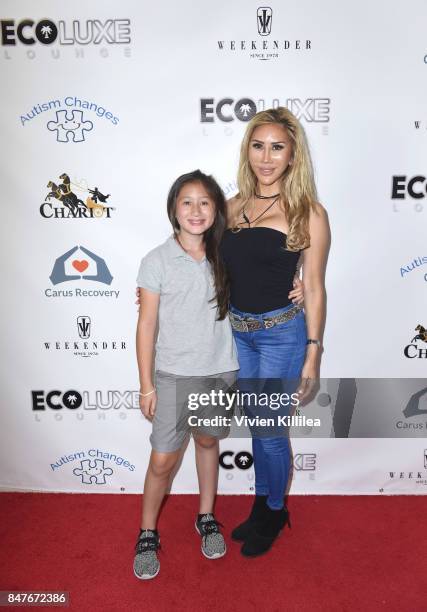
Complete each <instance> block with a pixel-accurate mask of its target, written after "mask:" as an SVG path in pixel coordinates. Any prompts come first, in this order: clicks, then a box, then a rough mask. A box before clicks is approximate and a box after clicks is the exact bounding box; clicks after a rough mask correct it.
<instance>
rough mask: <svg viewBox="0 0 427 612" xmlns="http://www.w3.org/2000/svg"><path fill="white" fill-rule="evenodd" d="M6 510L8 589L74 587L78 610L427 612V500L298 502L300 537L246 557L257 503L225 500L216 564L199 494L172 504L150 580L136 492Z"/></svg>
mask: <svg viewBox="0 0 427 612" xmlns="http://www.w3.org/2000/svg"><path fill="white" fill-rule="evenodd" d="M0 503H1V512H0V519H1V522H0V536H1V540H0V543H1V562H0V567H1V570H0V572H1V574H0V590H31V589H32V590H51V591H52V590H66V591H69V593H70V599H71V605H70V608H71V609H72V610H79V611H80V610H81V611H86V610H88V611H97V610H102V611H109V610H117V611H119V610H120V611H122V610H124V611H127V610H144V611H147V612H163V611H165V612H170V611H171V610H178V611H181V610H182V611H187V610H188V611H190V610H191V612H205V611H207V612H210V611H212V612H213V611H217V610H218V611H220V612H228V611H236V610H238V611H239V612H240V611H245V610H248V611H252V610H253V611H255V610H256V611H263V612H264V611H268V612H273V611H290V612H292V611H298V612H299V611H308V612H315V611H317V610H322V611H323V610H325V611H327V612H333V611H335V610H337V611H338V610H339V611H347V610H367V611H371V610H387V611H389V610H396V611H397V610H399V611H404V612H408V611H410V612H412V611H425V610H427V603H426V594H427V561H426V541H427V519H426V517H427V499H426V498H425V497H421V496H419V497H415V496H404V497H403V496H402V497H400V496H399V497H397V496H393V497H369V496H358V497H337V496H333V497H331V496H328V497H326V496H322V497H314V496H292V497H291V498H290V501H289V508H290V511H291V518H292V529H291V530H288V529H287V530H286V531H285V532H284V533H282V535H281V536H280V538H279V540H278V541H277V542H276V543H275V545H274V548H273V550H272V551H271V552H270V553H269V554H268V555H267V556H264V557H260V558H258V559H245V558H243V557H242V556H241V555H240V554H239V545H238V544H236V543H234V542H231V541H230V538H229V533H230V529H231V528H232V527H233V526H235V524H236V523H237V522H238V521H239V520H240V519H241V518H243V517H244V516H245V514H246V512H247V509H248V506H249V503H250V500H249V498H248V497H244V496H223V497H220V498H219V499H218V502H217V508H216V515H217V518H218V520H220V521H221V522H222V523H224V525H225V528H224V533H225V535H226V539H227V544H228V554H227V555H226V556H225V557H224V558H222V559H218V560H216V561H209V560H207V559H205V558H204V557H203V556H202V554H201V552H200V548H199V546H200V545H199V536H198V535H197V534H196V532H195V530H194V517H195V513H196V512H197V497H196V496H192V495H180V496H171V497H170V498H169V500H168V502H167V504H166V506H165V509H164V511H163V514H162V516H161V520H160V524H159V530H160V533H161V538H162V551H161V552H160V563H161V572H160V574H159V576H158V577H157V578H156V579H154V580H152V581H140V580H138V579H137V578H135V577H134V576H133V572H132V560H133V546H134V540H135V538H136V535H137V532H138V525H139V514H140V497H139V496H136V495H123V496H120V495H67V494H29V493H18V494H16V493H3V494H0ZM70 608H69V609H70ZM5 609H6V608H5ZM39 609H45V608H39ZM50 609H52V608H50Z"/></svg>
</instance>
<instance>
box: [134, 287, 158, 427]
mask: <svg viewBox="0 0 427 612" xmlns="http://www.w3.org/2000/svg"><path fill="white" fill-rule="evenodd" d="M139 293H140V308H139V316H138V324H137V328H136V357H137V361H138V370H139V382H140V393H141V394H146V393H149V392H150V391H152V390H153V389H154V383H153V359H154V343H155V336H156V329H157V319H158V313H159V303H160V294H159V293H154V292H153V291H148V289H143V288H140V290H139ZM156 401H157V396H156V392H154V393H151V394H150V395H147V396H145V397H142V396H141V395H140V398H139V405H140V408H141V410H142V412H143V413H144V415H145V416H146V417H147V419H149V420H152V418H153V417H154V412H155V410H156Z"/></svg>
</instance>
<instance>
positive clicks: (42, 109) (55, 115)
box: [19, 96, 119, 143]
mask: <svg viewBox="0 0 427 612" xmlns="http://www.w3.org/2000/svg"><path fill="white" fill-rule="evenodd" d="M44 113H47V116H46V119H48V121H47V122H46V124H45V125H46V128H47V130H48V131H49V132H50V133H51V134H54V135H55V139H56V142H60V143H78V142H84V141H85V140H86V138H87V136H88V134H90V133H91V132H92V131H93V129H94V126H95V123H96V122H98V121H99V120H102V121H107V122H108V123H110V124H112V125H118V123H119V118H118V117H117V116H115V115H113V113H112V112H110V111H109V110H108V109H107V108H106V107H105V106H102V105H100V104H98V103H97V102H93V101H90V100H85V99H83V98H78V97H77V96H66V97H64V98H56V99H52V100H46V101H44V102H38V103H37V104H35V105H34V106H33V107H32V108H31V109H30V110H28V111H26V112H24V113H22V114H21V115H20V116H19V121H20V123H21V126H22V127H27V126H28V125H29V124H30V123H31V122H32V121H34V120H35V119H37V118H38V117H39V116H40V115H43V114H44ZM94 122H95V123H94Z"/></svg>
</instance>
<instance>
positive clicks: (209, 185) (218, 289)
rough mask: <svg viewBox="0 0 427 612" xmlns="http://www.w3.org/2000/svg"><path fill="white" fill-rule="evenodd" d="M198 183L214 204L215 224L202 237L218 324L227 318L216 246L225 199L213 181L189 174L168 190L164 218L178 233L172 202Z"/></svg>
mask: <svg viewBox="0 0 427 612" xmlns="http://www.w3.org/2000/svg"><path fill="white" fill-rule="evenodd" d="M196 182H197V183H201V184H202V185H203V187H204V188H205V189H206V191H207V192H208V194H209V195H210V197H211V198H212V200H213V201H214V203H215V220H214V222H213V224H212V226H211V227H210V228H209V229H208V230H207V231H206V232H204V234H203V240H204V243H205V249H206V259H207V260H208V261H209V263H210V264H211V266H212V271H213V275H214V282H215V293H216V300H217V303H218V320H219V321H221V320H222V319H224V318H225V317H226V315H227V311H228V301H229V283H228V278H227V273H226V270H225V267H224V264H223V262H222V259H221V257H220V254H219V244H220V242H221V239H222V236H223V233H224V230H225V228H226V226H227V221H226V218H227V214H226V203H225V196H224V193H223V191H222V189H221V187H220V186H219V185H218V183H217V182H216V180H215V179H214V178H213V177H212V176H209V175H207V174H204V173H203V172H201V171H200V170H193V172H188V173H187V174H182V175H181V176H179V177H178V178H177V179H176V181H175V182H174V184H173V185H172V187H171V188H170V190H169V194H168V202H167V210H168V217H169V221H170V222H171V225H172V227H173V231H174V234H175V236H177V235H178V232H179V229H180V227H179V223H178V220H177V218H176V201H177V198H178V194H179V192H180V191H181V189H182V188H183V187H184V185H186V184H187V183H196Z"/></svg>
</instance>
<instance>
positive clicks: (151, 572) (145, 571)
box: [133, 529, 160, 580]
mask: <svg viewBox="0 0 427 612" xmlns="http://www.w3.org/2000/svg"><path fill="white" fill-rule="evenodd" d="M159 548H160V537H159V534H158V533H157V531H153V530H152V529H144V530H143V529H141V532H140V534H139V536H138V541H137V543H136V546H135V551H136V554H135V559H134V561H133V572H134V574H135V576H136V577H137V578H140V579H141V580H150V578H155V577H156V576H157V574H158V573H159V571H160V563H159V560H158V558H157V550H158V549H159Z"/></svg>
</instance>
